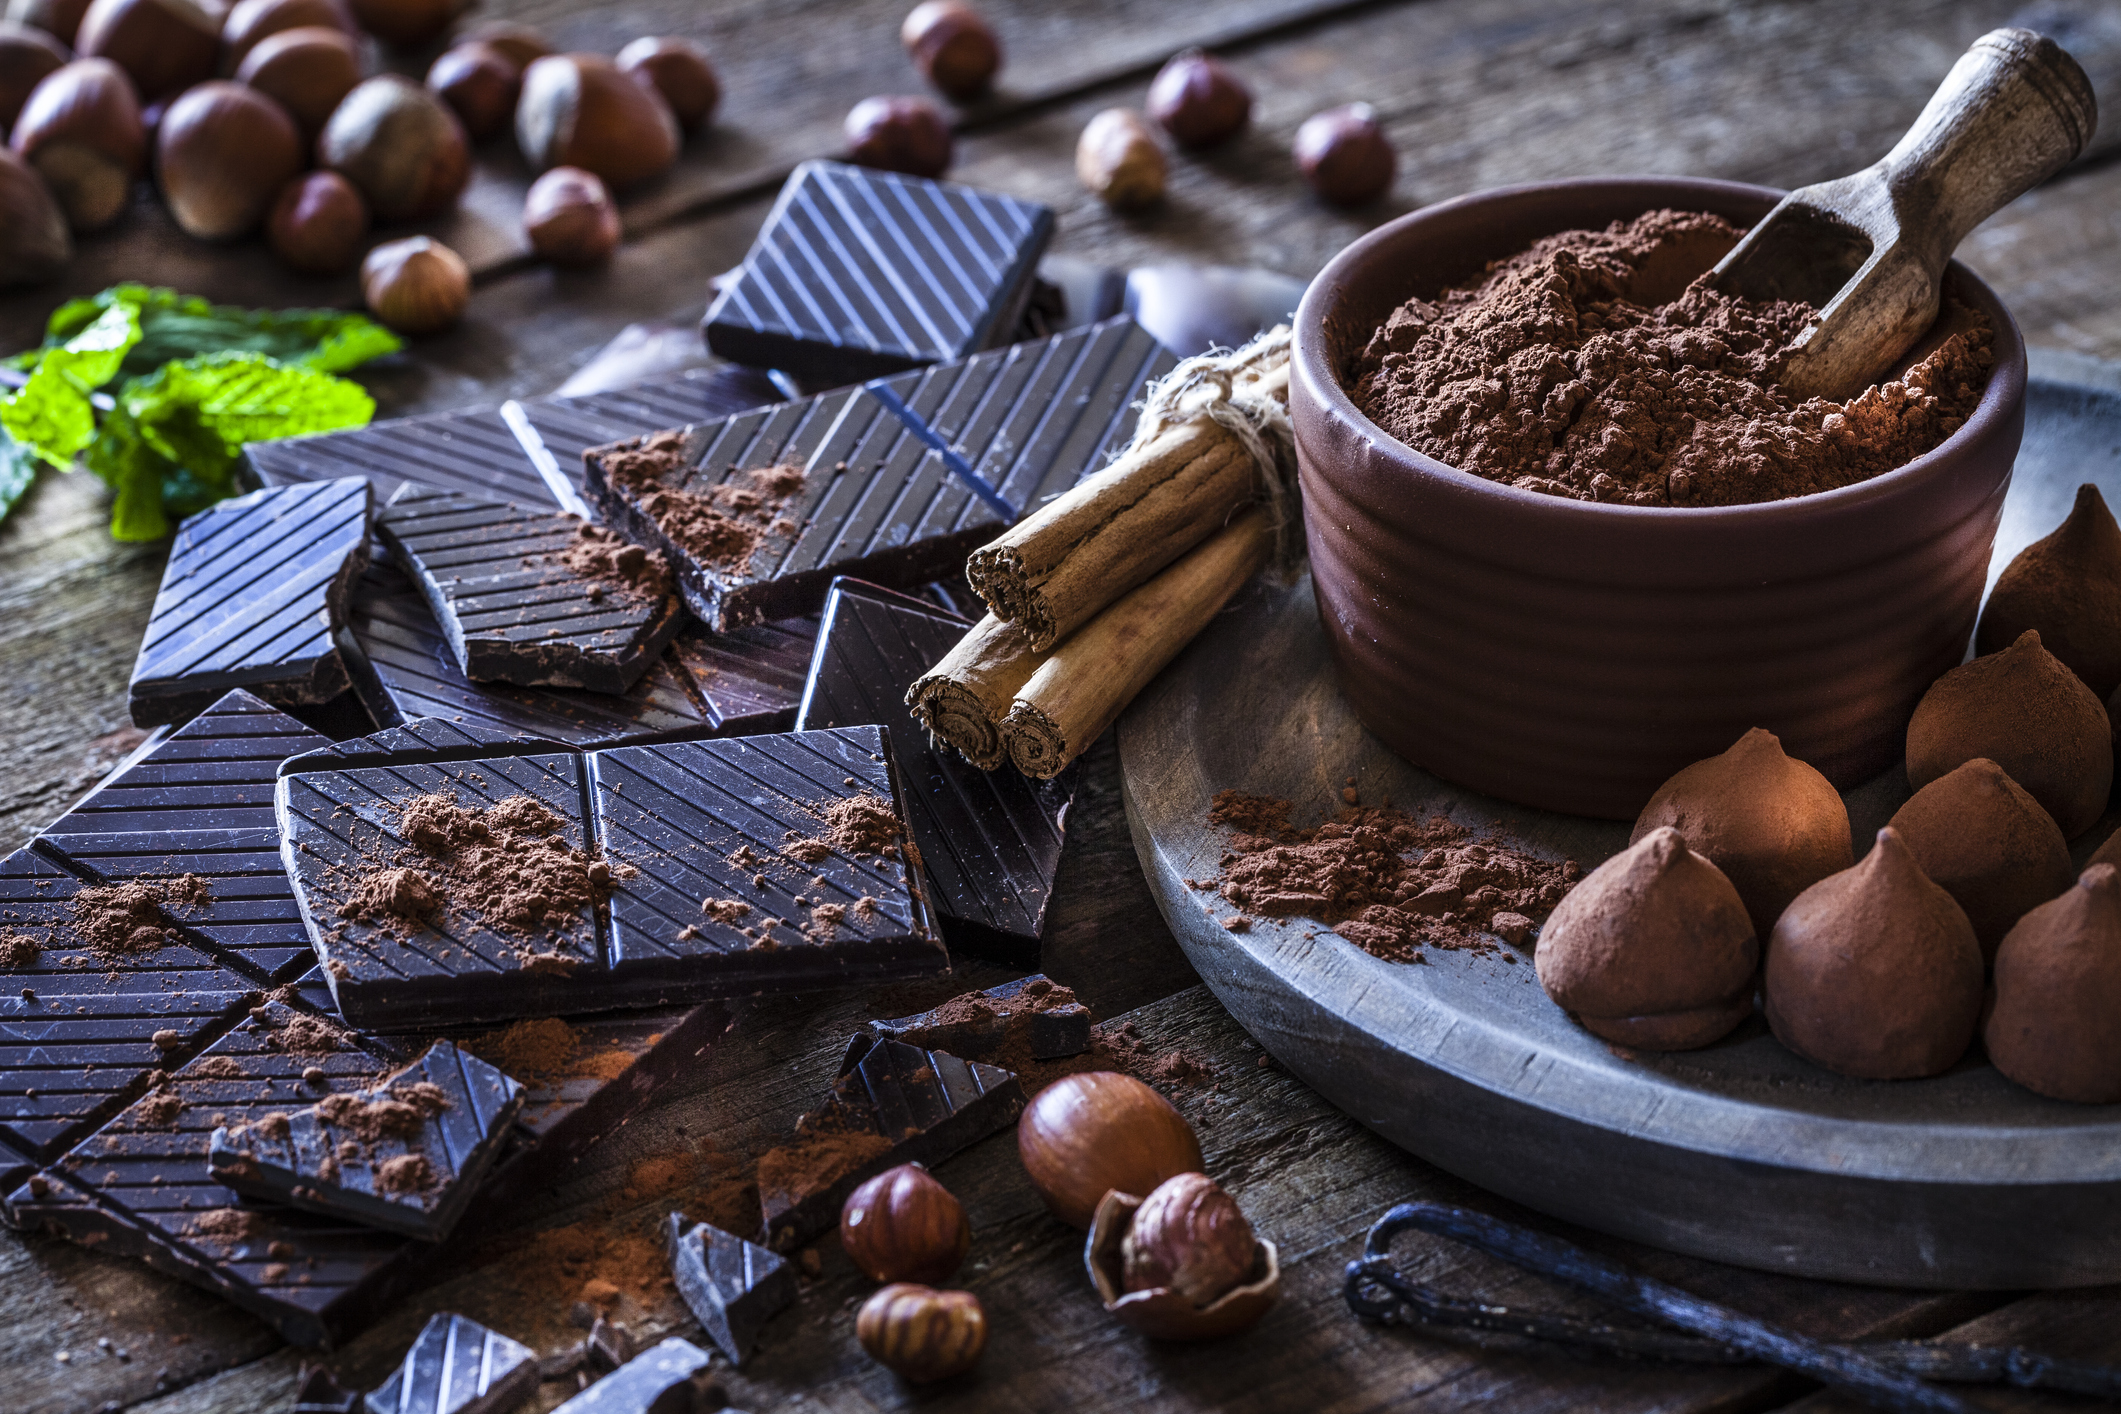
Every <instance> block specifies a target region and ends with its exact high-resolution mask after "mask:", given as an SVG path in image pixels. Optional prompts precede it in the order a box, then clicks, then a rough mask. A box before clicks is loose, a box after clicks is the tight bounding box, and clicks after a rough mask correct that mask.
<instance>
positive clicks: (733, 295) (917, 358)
mask: <svg viewBox="0 0 2121 1414" xmlns="http://www.w3.org/2000/svg"><path fill="white" fill-rule="evenodd" d="M1052 237H1053V212H1052V210H1051V208H1049V207H1046V206H1041V205H1039V204H1038V203H1036V202H1030V201H1022V200H1018V199H1017V198H1014V197H1007V196H1000V195H997V194H995V193H993V192H984V191H979V190H977V189H975V188H972V187H967V186H961V185H959V184H958V183H955V182H939V181H933V180H930V179H928V178H924V177H912V176H906V175H903V174H901V173H897V172H880V171H875V170H872V169H870V168H866V167H856V166H853V165H851V164H848V163H844V162H805V163H803V164H802V165H801V166H799V167H797V168H796V169H795V171H794V172H793V173H792V174H791V175H790V176H789V178H788V180H787V181H786V182H785V183H784V184H783V185H782V187H781V194H780V198H779V200H777V201H776V202H774V205H773V210H772V211H771V212H769V213H767V216H766V224H765V225H764V226H763V227H762V228H760V230H759V234H758V239H757V240H755V241H753V242H752V244H751V251H750V253H749V254H748V255H746V256H745V257H744V263H743V265H742V266H740V267H739V268H738V269H737V270H736V271H735V272H734V276H733V278H732V279H731V280H730V281H729V282H728V284H727V285H726V286H724V288H723V289H722V291H721V293H720V294H719V295H718V296H716V298H715V301H714V304H713V306H712V307H710V308H709V309H708V311H707V318H706V323H705V331H706V337H707V347H708V348H710V349H712V350H714V352H716V353H717V354H719V355H721V356H722V357H723V358H726V359H730V360H731V361H733V362H736V363H742V364H749V365H751V366H752V367H755V368H777V369H783V370H786V371H787V372H788V373H791V374H793V375H794V376H795V377H797V378H799V379H801V380H803V381H804V382H805V383H807V384H808V385H809V386H811V387H819V388H823V387H833V386H836V385H838V384H842V383H853V382H857V381H859V380H860V379H863V378H875V377H878V376H880V375H883V374H888V373H897V372H899V371H900V370H902V369H907V368H917V367H919V366H921V365H922V364H929V363H940V362H942V361H944V360H946V359H955V358H963V357H965V356H966V355H968V354H972V353H977V352H978V351H979V350H981V349H985V348H992V347H994V346H995V345H997V344H1000V343H1004V342H1006V341H1007V340H1008V338H1009V336H1010V333H1011V331H1013V330H1014V329H1015V328H1016V325H1017V321H1018V319H1019V318H1020V317H1021V316H1022V314H1023V312H1024V306H1025V303H1026V301H1027V300H1028V299H1029V297H1030V294H1031V288H1032V285H1033V283H1034V280H1035V273H1036V270H1037V266H1038V258H1039V255H1040V253H1041V252H1043V251H1044V250H1045V248H1046V242H1047V241H1049V240H1051V239H1052Z"/></svg>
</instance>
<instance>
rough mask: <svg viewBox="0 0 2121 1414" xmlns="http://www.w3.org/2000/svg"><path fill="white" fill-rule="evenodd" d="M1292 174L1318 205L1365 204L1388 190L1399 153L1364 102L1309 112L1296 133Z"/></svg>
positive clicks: (1374, 113) (1374, 114)
mask: <svg viewBox="0 0 2121 1414" xmlns="http://www.w3.org/2000/svg"><path fill="white" fill-rule="evenodd" d="M1293 151H1294V154H1295V157H1296V170H1297V171H1299V172H1301V173H1302V174H1303V179H1304V180H1305V181H1306V182H1309V183H1310V184H1311V190H1312V191H1315V192H1317V193H1318V195H1319V199H1320V200H1322V201H1328V202H1331V203H1332V204H1333V205H1335V206H1367V205H1369V204H1370V203H1371V202H1373V201H1375V200H1377V198H1379V197H1381V196H1383V195H1384V194H1385V193H1386V192H1387V191H1389V190H1390V189H1391V186H1392V174H1393V172H1394V170H1395V169H1396V168H1397V167H1398V165H1399V154H1398V153H1396V152H1394V151H1393V150H1392V140H1391V139H1390V138H1388V137H1386V136H1385V130H1384V127H1383V125H1381V124H1380V123H1379V122H1378V121H1377V110H1376V109H1374V108H1372V107H1371V106H1370V105H1369V104H1367V103H1347V104H1343V105H1341V106H1340V107H1338V108H1328V109H1327V110H1326V111H1325V112H1323V113H1313V114H1312V115H1311V116H1310V117H1308V118H1306V119H1304V121H1303V125H1302V126H1301V127H1299V128H1298V129H1297V130H1296V142H1295V145H1294V148H1293Z"/></svg>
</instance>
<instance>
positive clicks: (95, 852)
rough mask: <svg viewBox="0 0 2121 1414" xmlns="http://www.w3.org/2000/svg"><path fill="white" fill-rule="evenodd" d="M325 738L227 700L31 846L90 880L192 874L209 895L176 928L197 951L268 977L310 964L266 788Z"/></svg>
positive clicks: (244, 702) (268, 710) (246, 702)
mask: <svg viewBox="0 0 2121 1414" xmlns="http://www.w3.org/2000/svg"><path fill="white" fill-rule="evenodd" d="M324 744H325V740H324V738H323V737H321V736H318V735H317V734H316V733H315V732H313V731H311V730H310V729H309V728H307V727H305V726H303V725H302V724H301V723H300V722H298V721H296V720H294V719H293V718H292V717H289V716H287V715H285V714H284V713H281V712H278V711H275V710H274V709H273V708H272V707H270V706H268V705H267V704H265V703H264V702H262V701H260V700H259V699H258V698H256V697H254V696H252V695H251V694H250V693H247V692H240V691H239V692H231V693H229V694H228V695H227V696H226V697H223V698H222V699H221V700H220V701H218V702H216V703H214V704H213V706H211V707H209V708H208V709H207V710H206V711H204V712H202V713H200V714H199V715H198V716H197V717H195V718H193V719H192V720H191V721H190V722H189V723H187V724H186V725H185V726H183V727H181V728H180V729H178V730H177V731H175V732H172V733H170V734H169V735H167V736H165V737H162V738H161V739H160V740H158V741H156V742H154V743H153V744H152V745H151V747H150V749H149V750H148V751H146V752H145V753H144V754H143V755H141V756H139V757H138V758H136V759H134V760H133V761H131V762H130V763H129V764H127V765H124V766H122V767H121V768H120V769H119V770H118V771H116V772H114V773H113V774H112V775H111V776H110V777H109V778H108V779H106V780H105V781H104V782H103V783H102V784H101V785H99V786H97V787H96V789H95V790H94V791H92V792H90V794H89V795H88V797H87V798H86V799H84V800H83V801H82V802H81V803H80V804H79V805H76V806H75V807H74V808H73V809H71V810H69V811H67V812H66V814H64V815H62V816H60V817H59V818H58V819H57V820H55V821H53V822H52V824H51V825H50V826H48V827H47V828H46V829H45V831H44V833H43V834H41V835H39V836H38V837H37V840H36V846H35V847H36V848H37V849H38V850H39V851H40V852H42V853H44V854H46V855H49V856H51V857H52V858H54V859H56V860H59V861H61V862H62V863H64V864H65V865H66V866H67V867H69V868H71V869H73V870H75V871H77V872H78V873H79V874H80V875H81V876H82V877H84V878H86V879H88V880H90V881H91V882H107V883H122V882H123V881H125V880H127V879H156V878H168V877H171V876H174V875H179V874H196V875H198V876H199V877H201V878H203V879H205V880H206V881H207V885H208V889H209V893H210V897H209V899H208V901H207V902H206V903H205V904H203V905H201V906H200V907H197V908H194V909H189V910H186V911H185V912H184V913H183V915H182V916H181V917H180V918H179V919H178V920H177V921H178V922H179V923H180V924H181V925H182V927H183V929H184V931H185V933H186V935H187V936H188V937H189V938H190V939H192V940H193V941H194V942H196V943H197V944H198V945H199V946H200V947H201V948H202V949H203V950H204V951H206V952H208V953H210V954H212V955H213V956H215V957H218V958H220V959H222V960H223V961H225V962H227V963H229V964H230V965H232V966H234V967H235V968H237V969H238V970H240V971H245V972H249V973H251V974H253V975H255V976H257V977H260V978H262V979H265V980H268V981H281V980H284V979H285V978H288V977H292V976H295V975H298V974H299V973H302V972H306V971H308V970H309V968H311V967H312V966H314V965H315V958H314V956H313V954H312V953H311V952H310V946H309V934H308V933H307V932H306V931H304V929H303V927H302V916H301V913H300V912H299V911H298V910H297V909H296V907H295V896H294V891H293V890H292V889H291V888H289V887H288V883H287V870H286V867H285V866H284V865H283V864H281V862H280V825H279V822H278V821H277V820H276V819H275V818H274V816H273V780H274V777H275V775H276V774H277V772H278V769H279V765H280V762H281V761H283V760H284V759H286V758H287V757H289V756H292V755H296V754H298V753H300V752H304V751H309V750H312V749H314V748H316V747H319V746H322V745H324Z"/></svg>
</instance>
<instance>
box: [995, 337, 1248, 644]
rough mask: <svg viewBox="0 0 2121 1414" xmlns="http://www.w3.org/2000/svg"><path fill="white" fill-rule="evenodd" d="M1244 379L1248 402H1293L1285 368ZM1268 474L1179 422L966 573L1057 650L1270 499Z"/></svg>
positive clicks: (1215, 437)
mask: <svg viewBox="0 0 2121 1414" xmlns="http://www.w3.org/2000/svg"><path fill="white" fill-rule="evenodd" d="M1283 357H1284V360H1285V358H1286V355H1285V354H1284V355H1283ZM1234 381H1235V387H1236V388H1237V389H1241V390H1242V392H1243V396H1245V397H1247V398H1250V399H1255V400H1260V399H1273V400H1276V401H1280V402H1287V401H1288V396H1289V366H1288V364H1287V362H1286V361H1283V362H1281V363H1279V364H1277V365H1275V366H1273V367H1269V368H1263V369H1260V370H1258V371H1256V372H1253V371H1250V370H1248V371H1247V373H1246V374H1243V375H1240V377H1239V378H1238V379H1237V380H1234ZM1186 410H1187V405H1186V404H1185V403H1183V402H1182V403H1181V404H1180V406H1179V408H1178V410H1177V413H1178V416H1179V417H1181V418H1183V417H1184V414H1185V412H1186ZM1147 430H1148V429H1145V431H1147ZM1265 475H1267V473H1266V471H1265V470H1264V469H1262V468H1261V467H1260V465H1259V464H1258V461H1257V459H1256V458H1255V457H1253V456H1252V455H1250V454H1249V453H1248V452H1247V450H1246V448H1245V445H1244V443H1243V441H1242V440H1241V439H1240V438H1239V437H1238V435H1237V434H1236V433H1234V432H1232V431H1230V430H1229V429H1228V428H1227V427H1224V426H1222V425H1221V424H1219V423H1217V422H1214V421H1212V420H1210V419H1209V418H1207V417H1196V418H1192V419H1188V420H1183V421H1179V422H1177V423H1176V425H1174V426H1170V427H1168V428H1167V429H1165V430H1163V431H1161V432H1153V433H1152V434H1151V435H1147V436H1144V437H1139V438H1137V441H1136V444H1135V445H1134V446H1132V447H1129V448H1128V449H1127V451H1126V452H1125V453H1124V454H1123V455H1122V456H1121V457H1120V458H1119V460H1117V461H1115V462H1114V463H1113V464H1112V465H1111V466H1109V467H1107V468H1106V469H1105V470H1104V471H1101V472H1099V473H1097V474H1096V475H1094V476H1090V477H1087V478H1085V479H1084V480H1083V481H1082V482H1080V483H1079V484H1078V485H1077V486H1076V487H1075V488H1074V489H1073V490H1070V491H1068V492H1067V493H1066V494H1064V495H1062V496H1060V497H1058V498H1057V499H1055V500H1053V501H1051V502H1048V503H1047V504H1046V505H1045V506H1043V507H1041V508H1040V509H1039V510H1038V511H1037V512H1036V513H1034V514H1033V515H1030V516H1028V517H1026V518H1025V519H1024V520H1022V521H1020V522H1018V524H1017V525H1016V526H1015V527H1014V528H1012V529H1010V530H1008V531H1005V532H1004V533H1003V534H1002V535H1001V536H1000V537H998V538H997V539H995V540H993V541H991V542H989V543H988V544H987V545H986V546H984V547H982V548H981V549H979V550H976V551H974V552H973V554H972V557H971V559H970V560H968V561H967V562H966V565H965V578H966V579H967V580H968V581H970V582H971V585H972V588H973V591H974V592H975V593H977V594H978V595H979V596H980V597H981V598H982V599H985V600H986V601H987V604H988V606H989V607H990V608H992V609H993V610H994V612H995V613H996V615H997V616H999V617H1001V618H1003V619H1008V620H1010V621H1012V622H1015V623H1017V624H1021V625H1022V626H1023V629H1024V631H1025V633H1026V635H1027V636H1028V638H1029V641H1030V645H1031V646H1032V647H1033V648H1036V649H1047V648H1051V647H1052V646H1053V645H1054V644H1056V643H1058V642H1060V641H1061V640H1062V639H1064V638H1066V637H1067V636H1068V635H1069V634H1071V633H1073V632H1074V631H1075V630H1076V629H1078V628H1080V627H1081V626H1082V625H1083V624H1085V623H1087V622H1089V620H1090V619H1091V618H1093V617H1094V616H1095V615H1096V614H1097V612H1098V611H1099V610H1100V609H1102V608H1104V607H1105V606H1106V605H1107V604H1110V603H1111V602H1112V601H1113V600H1115V599H1116V598H1118V597H1119V596H1120V595H1121V594H1124V593H1126V592H1127V591H1128V590H1130V589H1132V588H1134V587H1135V586H1136V585H1138V584H1141V583H1142V582H1144V581H1145V580H1147V579H1148V578H1149V577H1150V576H1151V575H1154V574H1155V573H1156V572H1157V571H1159V570H1161V569H1163V568H1164V567H1165V566H1166V565H1168V564H1170V563H1171V562H1172V561H1173V560H1175V559H1177V558H1178V557H1179V556H1180V555H1182V554H1184V553H1185V552H1186V551H1188V550H1190V549H1192V548H1193V547H1194V546H1195V545H1198V544H1199V543H1200V542H1201V541H1203V540H1205V539H1206V538H1207V537H1208V536H1210V535H1212V534H1214V533H1215V532H1216V531H1218V530H1220V529H1221V528H1222V527H1223V526H1224V525H1225V524H1226V523H1227V522H1228V521H1229V518H1230V515H1231V513H1232V512H1234V511H1235V510H1237V508H1238V507H1240V506H1243V505H1244V504H1245V503H1246V502H1248V501H1253V500H1257V499H1259V498H1260V489H1261V483H1262V479H1263V477H1264V476H1265Z"/></svg>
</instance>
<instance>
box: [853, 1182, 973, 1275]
mask: <svg viewBox="0 0 2121 1414" xmlns="http://www.w3.org/2000/svg"><path fill="white" fill-rule="evenodd" d="M840 1246H841V1247H842V1248H843V1249H845V1251H846V1253H847V1256H848V1258H849V1259H850V1260H851V1261H852V1262H853V1263H854V1265H856V1266H857V1267H860V1268H861V1269H862V1271H863V1272H864V1273H866V1274H867V1275H868V1276H869V1278H870V1279H871V1280H872V1281H917V1282H923V1283H926V1284H928V1285H931V1286H932V1285H934V1284H935V1283H936V1282H940V1281H948V1280H949V1279H950V1274H951V1273H952V1272H955V1271H956V1270H957V1269H958V1267H959V1266H960V1265H961V1264H962V1263H963V1262H964V1260H965V1254H966V1253H967V1252H968V1251H970V1250H971V1248H972V1224H971V1223H970V1222H969V1221H967V1219H966V1217H965V1209H964V1206H963V1205H962V1204H960V1203H959V1202H958V1201H957V1199H956V1198H955V1197H954V1196H952V1194H951V1192H950V1190H949V1189H947V1188H945V1187H943V1185H942V1184H940V1183H937V1182H936V1181H935V1179H934V1178H933V1177H931V1176H930V1175H929V1173H928V1170H926V1169H924V1168H922V1167H921V1166H920V1165H919V1164H900V1165H899V1166H898V1167H896V1168H890V1169H886V1170H884V1171H883V1172H882V1173H880V1174H878V1175H877V1176H876V1177H874V1178H872V1179H870V1180H869V1181H868V1182H867V1183H864V1184H863V1185H862V1186H861V1187H859V1188H857V1189H855V1190H854V1192H852V1193H850V1194H848V1195H847V1202H846V1203H845V1205H844V1206H842V1207H841V1209H840Z"/></svg>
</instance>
